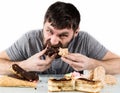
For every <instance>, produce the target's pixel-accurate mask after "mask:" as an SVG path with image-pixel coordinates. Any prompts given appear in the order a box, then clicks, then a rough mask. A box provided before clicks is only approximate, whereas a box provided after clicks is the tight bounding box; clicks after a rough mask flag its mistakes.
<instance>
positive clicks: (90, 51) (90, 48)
mask: <svg viewBox="0 0 120 93" xmlns="http://www.w3.org/2000/svg"><path fill="white" fill-rule="evenodd" d="M86 38H87V42H86V43H87V55H88V56H89V57H91V58H95V59H98V60H101V59H102V58H103V57H104V56H105V54H106V53H107V51H108V50H107V49H106V48H105V47H104V46H103V45H102V44H101V43H100V42H98V41H97V40H96V39H95V38H93V37H92V36H91V35H89V34H87V37H86Z"/></svg>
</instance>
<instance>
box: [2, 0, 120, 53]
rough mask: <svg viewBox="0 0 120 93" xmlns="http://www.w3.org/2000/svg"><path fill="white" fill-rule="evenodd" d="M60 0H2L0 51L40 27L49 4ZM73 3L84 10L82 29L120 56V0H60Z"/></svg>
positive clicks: (82, 12) (81, 11) (80, 9)
mask: <svg viewBox="0 0 120 93" xmlns="http://www.w3.org/2000/svg"><path fill="white" fill-rule="evenodd" d="M55 1H57V0H0V51H2V50H4V49H6V48H8V47H9V46H10V45H11V44H13V42H15V41H16V40H17V39H18V38H19V37H21V36H22V35H23V34H24V33H26V32H28V31H30V30H33V29H40V28H42V26H43V24H42V23H43V18H44V14H45V12H46V9H47V8H48V6H49V5H50V4H52V3H54V2H55ZM59 1H65V2H71V3H73V4H74V5H75V6H76V7H77V8H78V9H79V11H80V13H81V19H82V20H81V24H80V28H81V30H84V31H87V32H88V33H90V34H91V35H92V36H94V37H95V38H96V39H97V40H98V41H99V42H100V43H102V44H103V45H104V46H105V47H107V48H108V49H109V50H111V51H112V52H114V53H116V54H118V55H120V43H119V40H120V36H119V35H120V34H119V31H120V26H119V25H120V10H119V9H120V3H119V0H59Z"/></svg>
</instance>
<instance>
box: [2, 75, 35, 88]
mask: <svg viewBox="0 0 120 93" xmlns="http://www.w3.org/2000/svg"><path fill="white" fill-rule="evenodd" d="M0 86H1V87H34V88H35V87H36V86H37V82H30V81H25V80H21V79H17V78H13V77H9V76H0Z"/></svg>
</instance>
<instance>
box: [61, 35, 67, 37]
mask: <svg viewBox="0 0 120 93" xmlns="http://www.w3.org/2000/svg"><path fill="white" fill-rule="evenodd" d="M60 37H61V38H65V37H68V35H60Z"/></svg>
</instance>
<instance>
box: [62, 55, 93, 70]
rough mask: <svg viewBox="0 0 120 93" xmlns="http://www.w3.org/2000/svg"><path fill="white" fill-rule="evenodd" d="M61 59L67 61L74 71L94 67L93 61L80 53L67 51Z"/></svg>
mask: <svg viewBox="0 0 120 93" xmlns="http://www.w3.org/2000/svg"><path fill="white" fill-rule="evenodd" d="M61 59H62V60H63V61H64V62H66V63H68V64H69V65H70V66H71V67H72V68H73V69H74V70H76V71H82V70H86V69H87V70H88V69H91V68H94V65H93V64H94V63H93V61H91V58H88V57H86V56H84V55H82V54H78V53H69V54H68V55H66V56H65V57H61Z"/></svg>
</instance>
